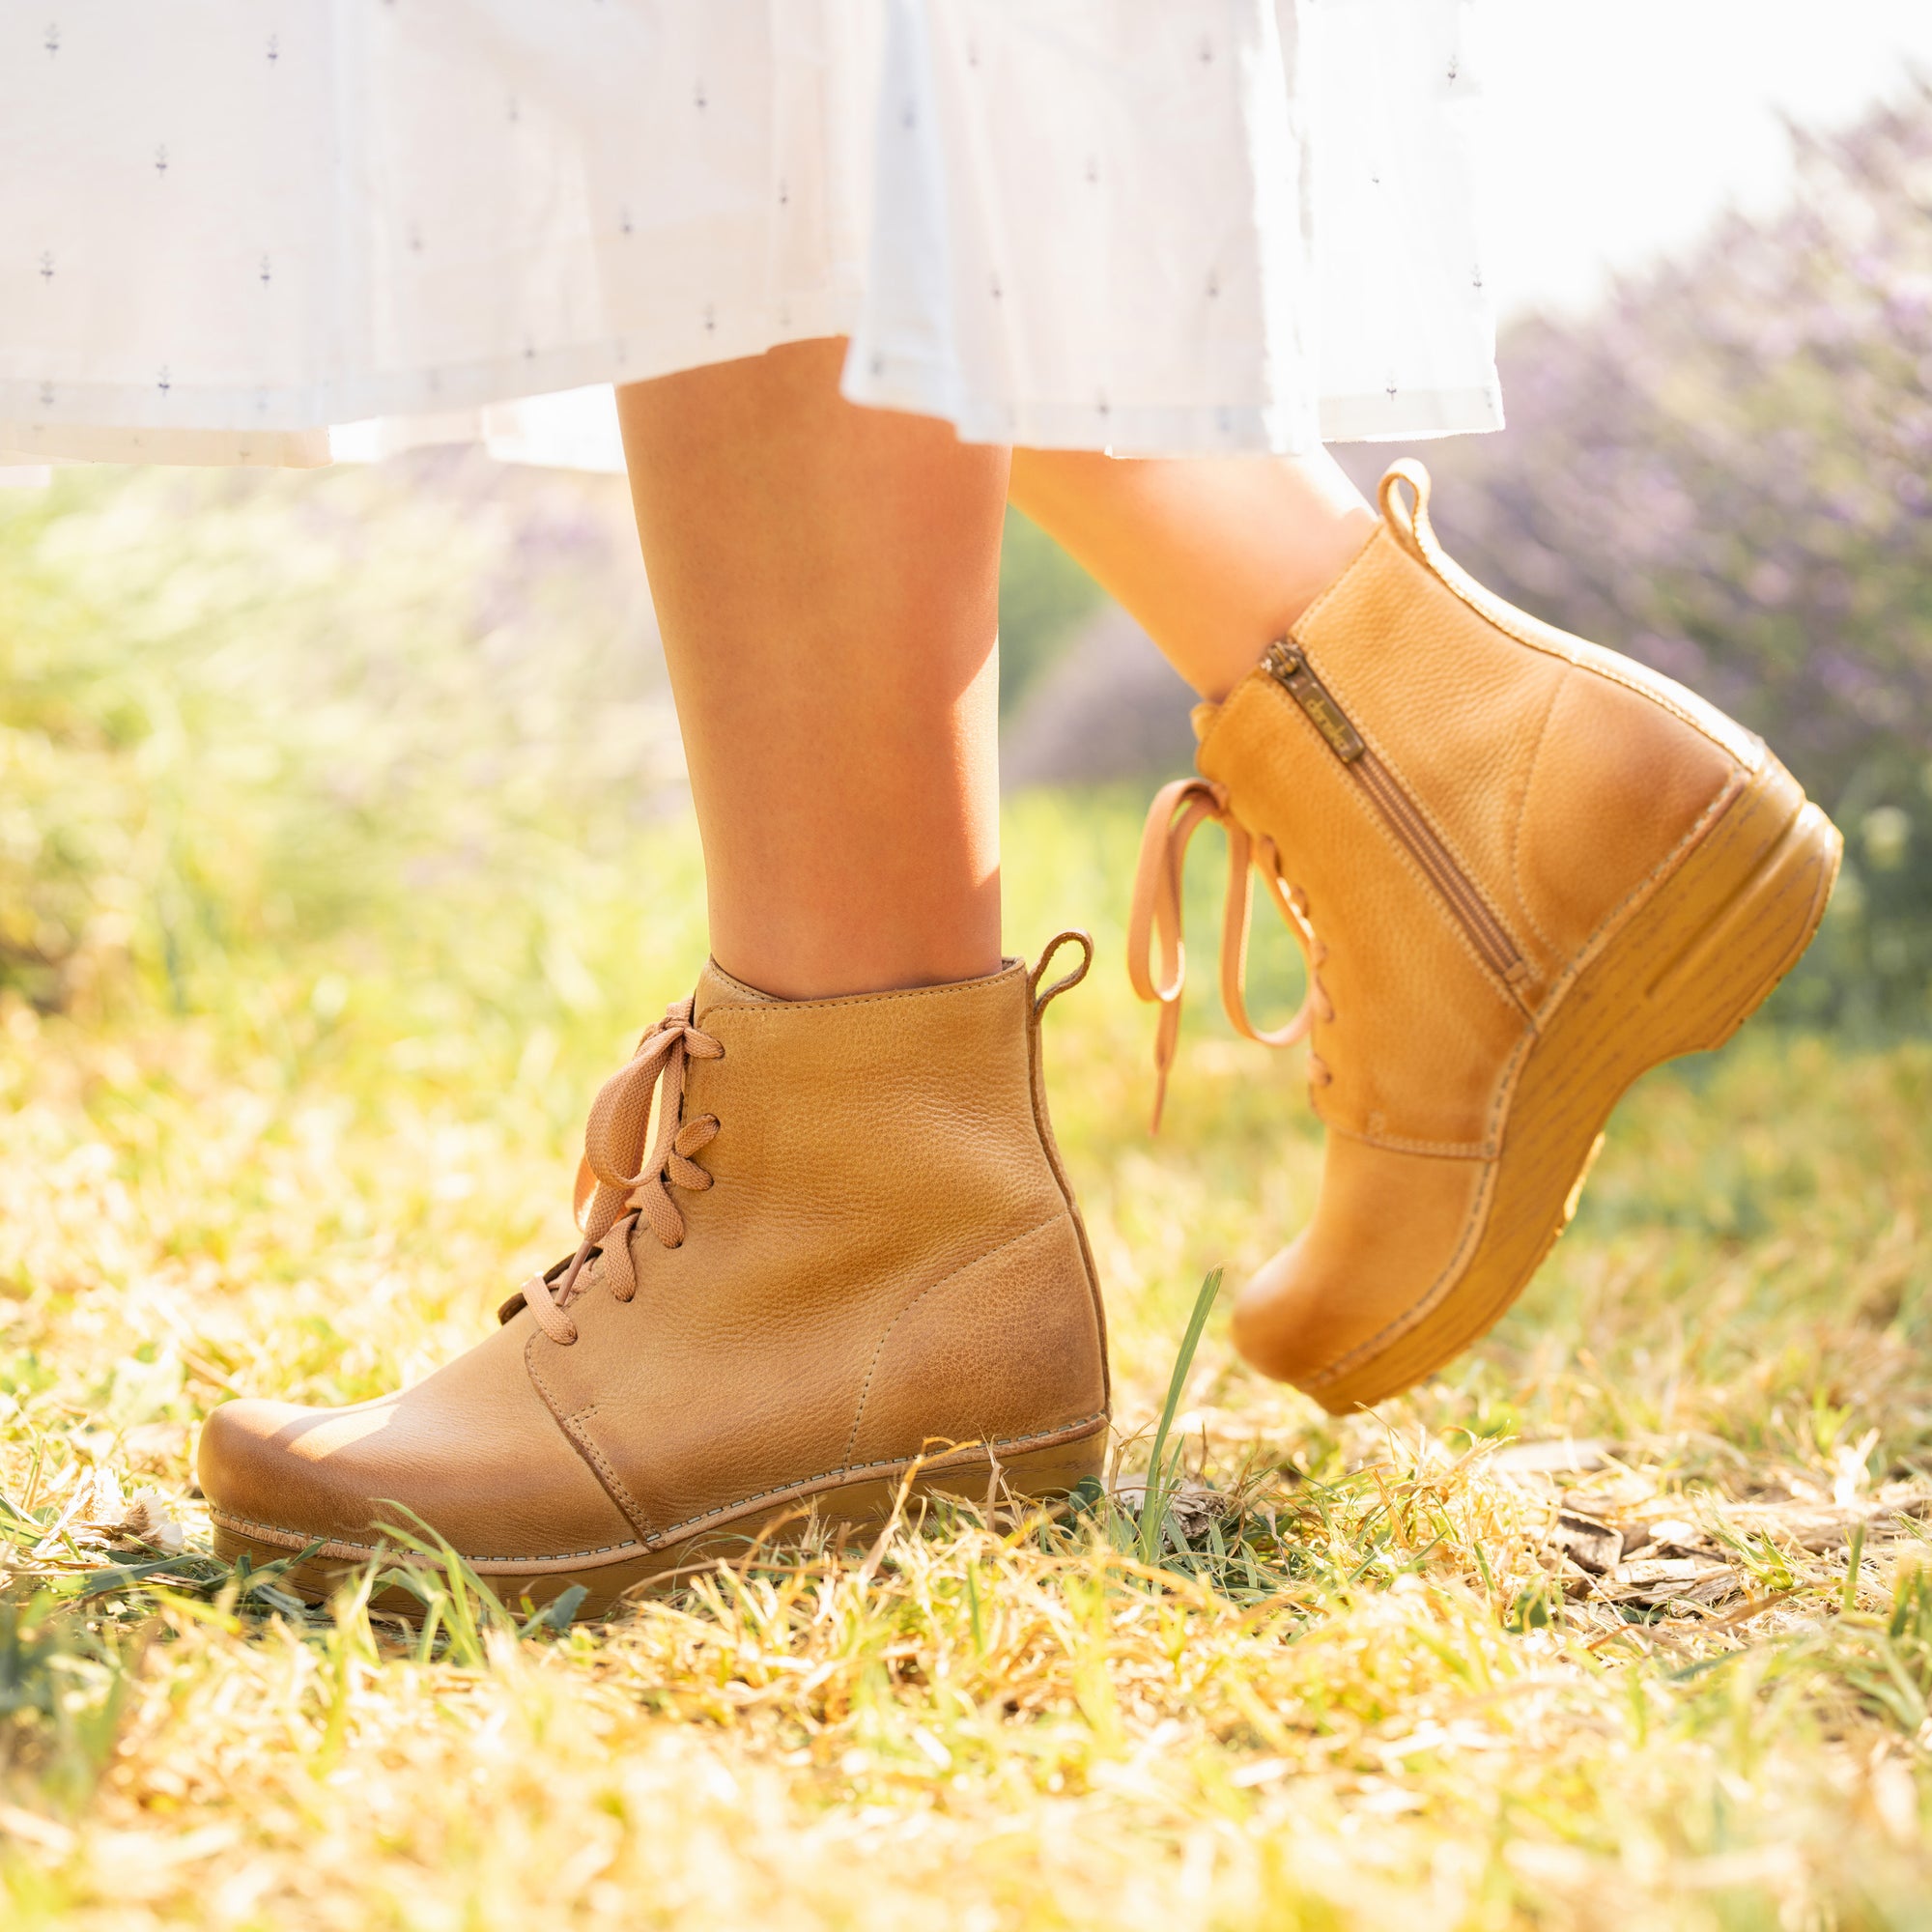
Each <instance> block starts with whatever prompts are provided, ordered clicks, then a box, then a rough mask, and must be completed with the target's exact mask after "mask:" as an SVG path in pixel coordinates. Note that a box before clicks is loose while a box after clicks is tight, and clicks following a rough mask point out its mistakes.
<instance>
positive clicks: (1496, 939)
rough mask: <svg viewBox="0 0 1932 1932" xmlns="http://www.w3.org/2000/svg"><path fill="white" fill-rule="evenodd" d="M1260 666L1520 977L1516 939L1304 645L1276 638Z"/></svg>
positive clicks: (1476, 938) (1458, 910) (1466, 926)
mask: <svg viewBox="0 0 1932 1932" xmlns="http://www.w3.org/2000/svg"><path fill="white" fill-rule="evenodd" d="M1262 664H1263V667H1264V669H1265V670H1266V671H1267V674H1268V675H1269V676H1270V677H1271V678H1273V679H1274V681H1275V682H1276V683H1277V684H1278V685H1280V686H1281V688H1282V689H1283V690H1284V691H1285V692H1287V693H1288V695H1289V696H1291V697H1292V698H1293V699H1294V701H1295V702H1296V703H1297V704H1298V705H1300V706H1301V708H1302V710H1303V712H1304V713H1306V715H1307V718H1308V722H1309V723H1310V724H1311V725H1314V726H1315V728H1316V730H1317V731H1319V732H1320V733H1321V741H1322V743H1323V744H1325V745H1326V746H1327V747H1328V749H1329V750H1330V751H1331V752H1332V753H1334V754H1335V756H1336V758H1337V759H1338V760H1339V761H1340V762H1341V763H1342V765H1343V766H1345V767H1346V768H1347V770H1348V771H1349V773H1350V775H1351V776H1352V777H1353V779H1354V780H1355V782H1356V783H1357V784H1359V785H1360V786H1361V787H1362V789H1363V790H1364V791H1365V792H1367V793H1368V795H1369V799H1370V802H1371V803H1372V804H1373V805H1374V806H1375V808H1376V810H1378V811H1379V812H1380V813H1381V815H1382V819H1383V821H1384V823H1386V825H1387V826H1388V828H1389V830H1390V831H1391V832H1393V833H1394V834H1395V836H1396V837H1397V838H1399V839H1401V840H1402V842H1403V845H1404V846H1405V847H1406V849H1407V851H1408V853H1409V855H1410V856H1411V857H1412V858H1413V859H1414V861H1415V863H1416V864H1417V865H1418V866H1420V867H1422V871H1423V876H1424V877H1425V878H1427V879H1428V881H1429V883H1430V884H1431V885H1433V886H1434V887H1435V890H1436V893H1437V894H1438V895H1439V896H1440V897H1441V899H1442V901H1443V903H1444V904H1445V905H1446V906H1447V907H1448V908H1449V910H1450V912H1451V913H1453V914H1454V915H1455V917H1456V919H1457V922H1458V923H1460V924H1461V925H1462V927H1463V931H1464V932H1466V933H1467V934H1468V935H1469V943H1470V944H1471V945H1472V946H1474V947H1475V949H1476V951H1477V952H1479V953H1480V954H1481V955H1482V957H1483V959H1484V960H1485V961H1486V962H1487V963H1488V964H1489V965H1490V967H1491V968H1492V970H1493V971H1495V972H1496V973H1497V974H1499V975H1500V976H1501V977H1502V978H1503V979H1505V980H1517V979H1520V977H1521V975H1522V971H1523V962H1522V955H1521V954H1520V952H1518V951H1517V950H1516V943H1515V942H1514V941H1513V940H1512V939H1511V938H1510V936H1509V934H1508V932H1507V931H1505V930H1504V928H1503V925H1502V923H1501V922H1500V921H1499V920H1498V919H1497V918H1496V916H1495V914H1494V913H1492V911H1491V910H1490V909H1489V906H1488V905H1487V904H1486V903H1485V902H1484V899H1483V895H1482V894H1481V893H1479V892H1478V891H1477V890H1476V889H1475V887H1474V886H1473V885H1471V884H1470V882H1469V879H1468V876H1467V875H1466V874H1465V873H1464V872H1463V868H1462V867H1460V866H1459V865H1457V863H1456V861H1455V860H1454V859H1453V858H1452V857H1451V856H1450V854H1449V849H1448V847H1447V846H1445V845H1444V844H1443V843H1442V841H1441V839H1439V838H1437V837H1436V836H1435V829H1434V827H1432V826H1431V825H1430V823H1429V821H1428V819H1427V818H1425V817H1424V816H1423V814H1422V811H1421V810H1420V808H1419V807H1418V806H1417V805H1416V803H1415V801H1414V800H1413V799H1412V798H1410V797H1409V795H1408V793H1407V792H1406V791H1405V790H1404V789H1403V786H1402V783H1401V781H1400V780H1398V779H1397V777H1396V776H1395V774H1394V773H1393V772H1392V771H1390V770H1389V768H1388V767H1387V766H1386V765H1385V764H1383V763H1382V761H1381V760H1380V759H1379V758H1378V757H1377V756H1376V754H1375V753H1373V752H1372V751H1370V750H1369V747H1368V743H1367V741H1366V740H1365V739H1364V738H1363V736H1362V734H1361V733H1360V732H1359V731H1358V730H1356V729H1355V726H1354V724H1353V722H1352V721H1351V720H1350V717H1349V714H1348V713H1347V712H1346V711H1344V710H1343V709H1342V707H1341V705H1339V704H1338V703H1337V702H1336V701H1335V695H1334V693H1333V692H1331V691H1330V690H1329V689H1328V687H1327V686H1326V685H1325V684H1323V683H1322V682H1321V679H1320V678H1319V677H1317V676H1316V675H1315V671H1314V668H1313V667H1312V666H1311V665H1310V664H1309V662H1308V660H1307V658H1306V657H1304V656H1303V655H1302V653H1301V651H1300V649H1299V648H1298V647H1297V646H1296V645H1293V644H1291V643H1289V642H1288V641H1287V640H1286V639H1278V640H1277V641H1276V642H1274V643H1272V644H1270V645H1269V646H1268V647H1267V655H1266V656H1265V657H1264V658H1263V660H1262Z"/></svg>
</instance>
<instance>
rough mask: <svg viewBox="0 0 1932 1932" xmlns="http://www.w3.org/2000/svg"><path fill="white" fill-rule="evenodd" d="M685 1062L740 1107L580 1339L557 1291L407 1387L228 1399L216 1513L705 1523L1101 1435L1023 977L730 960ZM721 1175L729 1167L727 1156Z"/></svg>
mask: <svg viewBox="0 0 1932 1932" xmlns="http://www.w3.org/2000/svg"><path fill="white" fill-rule="evenodd" d="M691 1024H692V1025H694V1026H695V1027H696V1028H697V1029H699V1030H701V1032H702V1033H703V1034H704V1035H705V1036H707V1037H709V1038H710V1039H712V1040H715V1041H716V1042H717V1043H718V1044H719V1045H720V1046H722V1048H723V1053H722V1055H720V1056H719V1057H717V1058H710V1059H701V1058H693V1059H691V1060H689V1061H688V1063H687V1064H686V1065H685V1066H684V1070H683V1092H682V1094H681V1096H679V1095H677V1094H672V1095H669V1096H668V1098H667V1099H666V1100H664V1101H661V1104H671V1105H676V1104H679V1102H680V1098H681V1104H682V1107H683V1111H684V1118H685V1119H686V1120H693V1119H696V1118H699V1117H715V1119H716V1121H717V1123H718V1124H717V1128H716V1132H715V1135H713V1136H712V1137H711V1138H710V1140H709V1141H708V1143H707V1144H706V1145H705V1146H704V1147H703V1148H702V1150H701V1156H700V1158H701V1164H702V1166H703V1168H704V1169H705V1170H706V1171H707V1172H708V1173H709V1175H710V1176H711V1184H710V1185H709V1186H708V1187H705V1188H702V1189H701V1190H694V1191H682V1192H680V1193H679V1194H678V1196H677V1205H678V1208H679V1212H680V1215H681V1219H682V1224H683V1237H682V1239H681V1241H679V1242H678V1244H677V1245H675V1246H670V1245H666V1243H665V1241H664V1240H662V1239H660V1238H659V1237H658V1236H656V1235H655V1234H654V1233H653V1232H652V1229H651V1228H650V1227H649V1226H648V1225H644V1224H641V1223H636V1224H634V1222H633V1221H631V1220H629V1219H627V1220H624V1221H621V1222H619V1223H618V1224H617V1226H616V1227H615V1228H614V1229H612V1230H611V1233H610V1235H609V1236H606V1239H607V1241H615V1240H619V1239H622V1240H627V1241H628V1244H629V1257H630V1264H631V1270H632V1273H633V1274H634V1276H635V1283H636V1286H635V1292H634V1293H631V1295H630V1297H629V1298H628V1299H623V1298H620V1296H619V1295H618V1294H617V1293H612V1292H611V1287H610V1285H609V1284H608V1283H607V1281H606V1278H605V1277H606V1266H607V1257H606V1255H605V1254H604V1253H603V1252H597V1253H594V1254H593V1255H592V1256H591V1258H590V1259H589V1261H588V1262H587V1264H585V1265H584V1266H583V1267H582V1270H581V1272H580V1274H579V1277H578V1279H577V1281H576V1282H575V1283H574V1285H573V1287H572V1289H571V1291H570V1293H569V1294H568V1296H567V1314H568V1322H567V1323H560V1322H555V1321H554V1323H553V1325H555V1326H558V1327H561V1328H565V1329H574V1330H575V1333H576V1338H577V1339H576V1340H575V1341H573V1342H569V1343H567V1344H566V1343H563V1342H559V1341H557V1340H554V1339H553V1337H552V1335H551V1334H550V1333H548V1332H546V1331H545V1329H544V1328H543V1327H542V1326H541V1325H540V1324H539V1323H538V1322H537V1321H535V1320H534V1319H533V1314H532V1311H531V1309H530V1308H528V1307H527V1306H526V1307H523V1308H520V1309H518V1310H517V1312H515V1313H514V1314H513V1315H512V1316H511V1318H510V1320H509V1321H507V1322H506V1323H505V1325H504V1326H502V1327H501V1328H499V1329H498V1330H497V1333H495V1334H493V1335H492V1336H490V1337H489V1338H488V1339H487V1340H485V1341H484V1342H483V1343H481V1344H480V1345H479V1346H478V1347H477V1348H475V1349H474V1350H470V1351H469V1353H468V1354H466V1355H464V1356H462V1357H460V1358H459V1359H458V1360H457V1361H455V1362H453V1363H451V1364H450V1365H449V1366H448V1367H447V1368H445V1369H443V1370H441V1371H440V1372H439V1373H438V1374H437V1375H435V1376H432V1377H431V1378H429V1379H428V1380H427V1381H425V1382H423V1383H421V1384H419V1385H418V1386H417V1387H415V1388H413V1389H411V1390H408V1391H406V1392H404V1393H403V1394H400V1395H397V1396H392V1397H386V1398H384V1400H383V1401H381V1402H376V1403H366V1404H361V1405H358V1406H355V1407H354V1408H347V1409H339V1410H327V1409H303V1408H298V1407H297V1406H293V1405H286V1404H268V1403H248V1402H244V1403H235V1404H230V1405H228V1406H225V1407H222V1408H219V1409H217V1410H215V1411H214V1413H213V1415H212V1416H211V1417H210V1419H209V1423H208V1425H207V1428H206V1429H205V1431H204V1433H203V1437H202V1446H201V1452H200V1462H201V1472H202V1483H203V1487H204V1489H205V1491H206V1492H207V1493H208V1495H209V1497H210V1499H211V1502H212V1503H213V1507H214V1509H215V1510H216V1512H217V1514H226V1515H228V1516H230V1517H233V1518H236V1519H238V1520H247V1521H250V1522H254V1523H258V1524H267V1525H270V1526H271V1527H275V1528H279V1529H281V1530H283V1531H285V1532H292V1533H296V1534H300V1535H318V1536H328V1537H333V1538H336V1539H338V1540H341V1541H346V1542H352V1543H356V1542H366V1541H367V1540H368V1537H369V1533H370V1525H371V1524H372V1523H375V1522H378V1521H380V1520H384V1517H385V1515H386V1516H389V1517H392V1518H393V1519H394V1520H398V1521H403V1522H407V1520H408V1519H407V1517H404V1516H400V1515H397V1514H396V1512H394V1511H387V1512H385V1510H384V1504H385V1503H394V1504H398V1505H401V1506H403V1507H404V1508H405V1509H407V1510H412V1511H414V1512H416V1513H417V1514H419V1515H420V1516H421V1517H422V1518H423V1519H425V1520H427V1521H429V1522H430V1523H432V1524H433V1525H434V1526H435V1527H436V1528H437V1529H439V1530H440V1531H441V1532H442V1533H443V1534H444V1535H446V1536H448V1537H449V1538H450V1540H451V1541H452V1542H453V1543H454V1544H455V1545H456V1546H457V1547H458V1548H461V1549H463V1550H465V1551H466V1552H473V1553H475V1554H478V1555H480V1556H484V1557H497V1558H503V1559H520V1558H526V1557H538V1556H550V1555H561V1554H568V1553H572V1552H578V1551H582V1550H587V1549H594V1548H604V1547H608V1546H611V1545H612V1544H616V1543H623V1542H630V1543H633V1544H650V1543H654V1542H656V1541H658V1540H661V1539H666V1538H675V1537H677V1536H678V1535H680V1534H682V1533H684V1532H685V1531H687V1530H689V1529H690V1528H692V1527H693V1526H694V1525H696V1524H699V1523H702V1522H703V1521H705V1520H708V1519H710V1518H713V1517H716V1516H720V1515H724V1514H728V1513H729V1512H730V1511H731V1510H733V1509H734V1508H736V1507H737V1506H738V1505H740V1504H743V1503H746V1502H748V1501H749V1500H751V1499H753V1498H756V1497H760V1496H764V1495H768V1494H771V1493H774V1492H783V1491H785V1490H787V1489H790V1488H794V1487H797V1486H801V1485H805V1486H809V1485H810V1484H813V1483H815V1482H819V1481H821V1480H822V1479H826V1478H835V1477H837V1476H838V1475H839V1474H840V1473H841V1472H851V1471H855V1470H861V1469H864V1468H867V1467H869V1466H873V1465H883V1464H891V1463H903V1462H904V1461H906V1460H907V1459H909V1458H913V1457H916V1456H919V1455H921V1454H922V1453H924V1452H930V1451H933V1450H935V1449H939V1448H944V1447H947V1446H950V1445H952V1444H954V1443H963V1442H970V1441H981V1442H989V1443H1010V1442H1016V1441H1022V1440H1026V1439H1029V1438H1033V1437H1038V1436H1045V1435H1053V1434H1054V1433H1055V1432H1059V1431H1067V1430H1076V1429H1079V1428H1081V1427H1085V1426H1098V1425H1099V1424H1100V1423H1101V1422H1102V1420H1103V1418H1104V1415H1105V1411H1106V1406H1107V1387H1106V1365H1105V1351H1104V1340H1103V1334H1102V1328H1101V1319H1100V1311H1099V1300H1098V1289H1097V1284H1096V1283H1095V1281H1094V1277H1093V1273H1092V1269H1091V1264H1090V1263H1089V1260H1088V1257H1087V1252H1086V1245H1085V1237H1084V1235H1083V1233H1082V1231H1081V1229H1080V1227H1079V1224H1078V1220H1077V1216H1076V1214H1075V1212H1074V1209H1073V1207H1072V1203H1071V1199H1070V1195H1069V1194H1068V1192H1067V1191H1066V1189H1065V1185H1064V1182H1063V1179H1062V1178H1061V1176H1060V1174H1059V1171H1058V1160H1057V1154H1056V1153H1055V1152H1054V1151H1053V1150H1052V1146H1051V1131H1050V1128H1049V1127H1048V1126H1047V1124H1046V1122H1045V1116H1044V1110H1043V1088H1041V1087H1040V1085H1039V1081H1038V1074H1037V1053H1038V1032H1039V1029H1038V1011H1037V1008H1036V1005H1035V999H1034V991H1033V988H1032V985H1031V983H1030V981H1029V979H1028V975H1027V973H1026V971H1025V969H1024V968H1023V967H1022V966H1020V965H1018V964H1016V963H1015V964H1012V965H1009V966H1008V967H1007V968H1006V969H1005V970H1003V971H1002V972H1000V973H998V974H996V975H993V976H991V977H989V978H987V979H983V980H969V981H966V982H963V983H960V984H956V985H950V986H936V987H925V988H920V989H917V990H914V991H908V992H894V993H877V994H867V995H859V996H854V997H851V998H844V999H830V1000H817V1001H780V1000H774V999H770V998H768V997H767V996H765V995H762V994H760V993H758V992H756V991H755V990H753V988H751V987H748V986H745V985H743V984H742V983H740V982H739V981H737V980H732V979H731V978H730V977H729V976H728V975H725V974H724V973H722V972H721V971H719V970H718V969H717V968H716V967H715V966H710V967H707V968H706V970H705V972H704V974H703V976H702V978H701V979H700V980H699V983H698V987H697V992H696V999H695V1002H694V1004H693V1008H692V1019H691ZM700 1178H701V1177H700Z"/></svg>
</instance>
